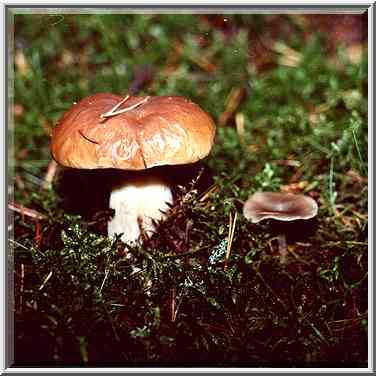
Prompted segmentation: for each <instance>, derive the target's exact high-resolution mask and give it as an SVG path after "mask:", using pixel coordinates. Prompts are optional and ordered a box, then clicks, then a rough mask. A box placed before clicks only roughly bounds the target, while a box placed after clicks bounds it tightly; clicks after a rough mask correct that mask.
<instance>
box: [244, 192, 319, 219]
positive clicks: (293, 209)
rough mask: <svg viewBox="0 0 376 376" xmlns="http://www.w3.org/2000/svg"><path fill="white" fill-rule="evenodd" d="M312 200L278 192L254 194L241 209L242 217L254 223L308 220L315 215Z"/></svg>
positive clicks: (314, 203) (315, 208)
mask: <svg viewBox="0 0 376 376" xmlns="http://www.w3.org/2000/svg"><path fill="white" fill-rule="evenodd" d="M317 211H318V206H317V203H316V201H315V200H314V199H312V198H311V197H307V196H303V195H295V194H292V193H279V192H256V193H255V194H254V195H252V196H250V197H249V199H248V200H247V201H246V203H245V204H244V207H243V213H244V216H245V217H246V218H247V219H249V220H251V221H252V222H254V223H257V222H260V221H262V220H263V219H267V218H273V219H278V220H280V221H293V220H296V219H309V218H312V217H314V216H316V215H317Z"/></svg>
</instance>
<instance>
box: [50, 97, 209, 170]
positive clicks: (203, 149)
mask: <svg viewBox="0 0 376 376" xmlns="http://www.w3.org/2000/svg"><path fill="white" fill-rule="evenodd" d="M122 100H123V97H120V96H117V95H113V94H109V93H100V94H95V95H92V96H89V97H86V98H84V99H83V100H81V101H80V102H79V103H78V104H75V105H73V107H72V108H71V109H70V110H68V111H67V112H66V113H65V114H64V116H63V117H62V119H61V120H60V122H59V123H58V125H57V126H56V127H55V128H54V130H53V133H52V139H51V152H52V156H53V158H54V159H55V160H56V161H57V162H58V163H60V164H61V165H63V166H66V167H74V168H84V169H96V168H118V169H123V170H144V169H146V168H151V167H154V166H161V165H178V164H186V163H194V162H197V161H198V160H200V159H202V158H204V157H206V156H207V155H208V154H209V152H210V149H211V148H212V145H213V141H214V135H215V125H214V122H213V120H212V119H211V117H210V116H209V115H208V114H207V113H206V112H204V111H203V110H202V109H201V108H200V107H199V106H198V105H196V104H194V103H193V102H191V101H189V100H188V99H185V98H183V97H176V96H171V97H170V96H161V97H149V98H148V100H146V101H145V102H143V103H142V104H140V105H139V106H136V107H135V108H133V109H131V110H129V111H127V112H123V113H120V114H118V115H115V116H111V117H108V118H105V119H104V118H102V117H101V115H102V114H105V113H107V112H108V111H110V110H111V109H112V108H114V107H115V106H116V105H117V104H118V103H119V102H121V101H122ZM142 100H145V98H143V97H135V96H130V97H129V98H128V99H127V100H126V101H125V102H124V103H123V104H122V105H121V106H120V107H119V108H118V109H117V111H118V110H122V109H125V108H128V107H131V106H133V105H136V104H137V103H140V102H141V101H142Z"/></svg>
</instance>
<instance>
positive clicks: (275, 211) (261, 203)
mask: <svg viewBox="0 0 376 376" xmlns="http://www.w3.org/2000/svg"><path fill="white" fill-rule="evenodd" d="M317 211H318V206H317V203H316V201H315V200H314V199H312V198H311V197H308V196H304V195H296V194H292V193H280V192H256V193H255V194H253V195H252V196H250V197H249V198H248V200H247V201H246V202H245V204H244V207H243V214H244V216H245V217H246V218H247V219H249V220H251V221H252V222H253V223H258V222H260V221H262V220H264V219H274V220H277V221H295V220H304V219H310V218H313V217H315V216H316V215H317ZM278 246H279V252H280V255H281V262H284V261H285V259H286V256H287V243H286V235H285V234H284V233H282V234H281V233H280V234H279V235H278Z"/></svg>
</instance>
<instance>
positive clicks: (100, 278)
mask: <svg viewBox="0 0 376 376" xmlns="http://www.w3.org/2000/svg"><path fill="white" fill-rule="evenodd" d="M337 17H339V16H337ZM354 17H360V16H354ZM225 18H226V20H227V21H224V17H223V16H220V15H218V16H215V15H213V16H203V15H167V14H166V15H162V14H160V15H157V14H155V15H73V14H72V15H70V14H64V15H48V14H40V15H39V14H29V15H27V14H23V15H21V14H18V15H15V17H14V30H15V35H14V63H15V64H14V67H15V74H14V92H15V95H14V128H13V129H12V130H11V131H12V132H13V135H14V148H13V152H14V153H13V155H12V160H11V162H12V164H13V165H14V170H13V171H11V172H12V174H11V181H10V184H11V185H13V187H14V190H13V197H12V200H13V201H14V203H15V204H14V205H17V208H18V211H15V210H12V213H13V215H14V226H13V234H12V236H11V238H10V239H9V252H10V255H11V256H13V258H14V319H15V338H14V339H15V364H16V365H36V364H37V365H80V366H88V365H93V366H110V365H118V366H124V367H128V366H137V365H138V366H146V365H148V366H150V365H152V366H154V365H155V366H162V365H165V366H181V365H183V366H240V367H242V366H248V367H254V366H272V367H273V366H275V367H280V366H286V367H296V366H302V367H320V366H325V367H331V366H340V367H350V366H355V367H358V366H366V365H367V354H368V349H367V312H368V306H367V283H368V280H367V271H368V265H367V226H368V220H367V213H368V209H367V208H368V203H367V187H368V183H367V169H368V166H367V59H366V46H365V45H364V44H363V51H364V52H363V55H362V57H361V58H360V59H356V61H354V59H353V58H352V55H351V54H350V48H349V45H348V44H346V43H345V42H346V41H344V42H343V41H340V42H338V43H336V48H335V50H334V51H333V50H331V49H330V47H329V46H330V42H331V40H329V38H328V35H329V34H326V33H318V32H308V33H307V30H310V29H309V27H310V24H309V23H308V21H307V20H305V18H303V17H295V16H261V15H241V16H240V15H228V16H227V15H226V17H225ZM359 22H363V21H362V19H359ZM273 30H278V33H277V35H273ZM72 36H73V37H72ZM260 38H261V39H262V43H263V46H264V47H263V49H262V50H261V51H262V52H261V53H259V52H258V50H257V49H255V48H256V47H257V43H258V42H259V40H260ZM342 42H343V43H342ZM323 51H325V53H323ZM103 91H110V92H113V93H117V94H126V93H127V92H132V93H138V94H140V95H171V94H173V95H182V96H185V97H189V98H191V99H192V100H193V101H195V102H197V103H198V104H199V105H200V106H201V107H202V108H204V109H205V110H206V111H207V112H209V113H210V114H211V115H212V116H213V118H214V119H215V121H216V123H217V137H216V143H215V146H214V148H213V150H212V153H211V154H210V156H209V157H208V158H206V159H205V160H204V161H203V162H202V163H201V164H198V165H196V166H193V168H189V167H188V166H186V167H185V169H186V171H187V173H188V176H189V178H186V179H182V180H179V179H181V176H180V175H179V174H178V172H177V173H176V177H177V179H178V181H179V182H180V183H181V184H180V186H176V187H175V203H174V205H173V207H172V208H171V210H170V213H169V216H168V218H167V219H166V221H165V222H162V223H160V224H158V228H157V234H156V235H155V236H153V237H151V238H150V239H147V240H146V241H145V242H144V244H143V246H134V247H130V246H126V245H125V244H123V243H122V242H121V241H120V240H119V239H115V240H111V239H108V238H107V237H106V221H107V220H108V218H109V215H110V213H109V210H108V202H107V201H106V200H108V196H106V188H105V187H103V184H100V183H101V182H104V181H106V179H107V176H108V175H107V174H108V172H107V171H91V172H90V171H83V172H82V174H81V175H80V176H78V175H77V173H75V171H63V170H62V169H59V170H58V173H57V175H56V176H55V179H54V181H53V185H52V187H51V188H43V183H44V180H45V176H46V173H47V169H48V166H49V163H50V161H51V157H50V151H49V135H50V132H51V129H52V128H53V126H54V124H55V123H56V122H57V120H58V119H59V118H60V116H61V115H62V114H63V113H64V111H66V110H67V109H68V108H69V107H70V106H71V105H72V104H73V102H75V101H78V100H79V99H80V98H82V97H84V96H86V95H89V94H93V93H95V92H103ZM176 171H177V170H176ZM208 189H209V190H208ZM258 190H264V191H268V190H271V191H289V192H299V193H304V194H307V195H310V196H311V197H313V198H314V199H315V200H317V202H318V204H319V215H318V217H317V218H316V219H313V220H311V221H306V222H305V223H295V224H293V225H292V226H287V227H284V226H282V227H281V225H276V224H275V223H272V222H269V221H266V222H262V223H261V224H259V225H254V224H251V223H250V222H248V221H247V220H246V219H245V218H244V216H243V215H242V205H243V203H244V201H245V200H246V199H247V197H248V196H249V195H250V194H251V193H253V192H256V191H258ZM73 194H74V195H77V196H76V197H75V198H74V196H73ZM20 208H21V209H20ZM22 208H23V209H22ZM13 209H14V206H13ZM281 229H282V230H283V231H285V232H286V234H287V244H288V252H289V254H288V257H287V261H286V263H285V264H281V263H280V260H279V255H278V249H277V244H278V243H277V240H276V236H277V234H278V233H279V231H281Z"/></svg>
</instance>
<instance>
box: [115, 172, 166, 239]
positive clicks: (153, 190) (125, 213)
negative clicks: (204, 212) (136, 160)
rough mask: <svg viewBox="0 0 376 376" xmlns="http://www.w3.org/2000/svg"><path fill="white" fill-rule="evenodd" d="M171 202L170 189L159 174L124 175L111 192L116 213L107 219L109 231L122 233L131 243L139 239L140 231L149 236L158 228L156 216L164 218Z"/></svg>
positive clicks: (123, 237) (158, 219) (122, 237)
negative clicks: (124, 177)
mask: <svg viewBox="0 0 376 376" xmlns="http://www.w3.org/2000/svg"><path fill="white" fill-rule="evenodd" d="M172 202H173V198H172V193H171V189H170V187H169V186H168V184H167V183H166V182H164V181H163V180H162V179H160V178H157V177H155V176H145V175H144V174H140V176H138V177H136V178H128V179H124V183H123V184H121V185H120V186H117V187H116V188H115V189H114V190H113V191H112V192H111V196H110V208H111V209H114V210H115V216H114V217H113V218H112V220H111V221H109V223H108V235H109V236H110V237H113V236H114V235H115V234H122V236H121V240H122V241H124V242H125V243H128V244H131V243H136V242H137V241H138V240H139V238H140V235H141V232H144V233H145V234H147V235H148V236H150V235H151V234H152V233H153V232H154V230H155V229H154V225H153V220H155V221H160V220H162V219H164V218H165V212H167V211H168V209H169V207H168V205H167V204H171V203H172ZM140 226H142V228H140Z"/></svg>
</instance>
